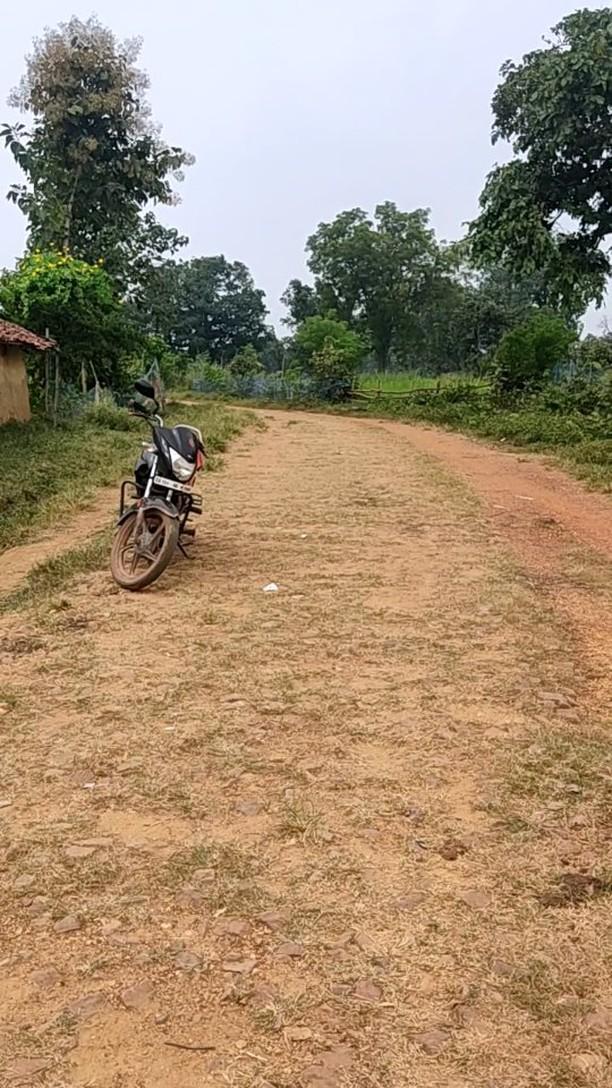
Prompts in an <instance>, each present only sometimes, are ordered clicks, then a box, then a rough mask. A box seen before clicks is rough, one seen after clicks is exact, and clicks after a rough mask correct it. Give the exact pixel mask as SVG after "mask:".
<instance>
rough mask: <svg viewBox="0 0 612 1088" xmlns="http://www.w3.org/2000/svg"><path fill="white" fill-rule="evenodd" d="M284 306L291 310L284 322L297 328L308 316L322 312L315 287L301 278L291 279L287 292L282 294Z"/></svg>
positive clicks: (314, 315)
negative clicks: (303, 281)
mask: <svg viewBox="0 0 612 1088" xmlns="http://www.w3.org/2000/svg"><path fill="white" fill-rule="evenodd" d="M281 302H282V303H283V306H286V307H287V310H288V311H289V313H288V316H287V317H286V318H284V319H283V320H284V324H285V325H289V327H290V328H292V329H295V328H297V326H298V325H301V324H302V322H303V321H305V320H306V318H307V317H316V315H317V314H320V313H321V300H320V299H319V297H318V295H317V292H316V291H315V289H314V287H311V286H310V284H308V283H302V281H301V280H297V279H296V280H290V282H289V284H288V286H287V288H286V290H285V292H284V293H283V295H282V296H281Z"/></svg>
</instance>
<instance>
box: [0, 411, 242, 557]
mask: <svg viewBox="0 0 612 1088" xmlns="http://www.w3.org/2000/svg"><path fill="white" fill-rule="evenodd" d="M179 421H181V422H186V423H191V424H192V425H194V426H196V427H199V428H200V429H201V431H202V434H203V435H204V439H205V442H206V445H207V448H208V451H209V454H210V458H209V467H211V468H215V467H217V463H218V455H219V453H221V452H222V451H223V450H224V449H225V447H226V445H227V443H228V441H229V440H230V439H231V438H233V437H234V435H236V434H238V433H239V432H240V431H241V430H242V429H243V428H244V427H245V425H246V424H247V423H248V422H249V417H248V415H247V414H246V413H240V412H234V411H232V412H230V411H228V409H227V408H224V407H223V406H222V405H219V404H210V403H209V404H206V403H203V404H202V405H201V406H200V405H198V406H197V407H195V406H194V407H186V406H183V405H181V406H178V405H170V406H169V410H168V413H167V416H166V422H167V423H168V424H169V425H172V424H174V423H177V422H179ZM147 433H148V432H147V427H146V425H144V424H142V423H139V422H138V421H137V420H134V419H132V418H131V417H130V416H128V414H127V412H125V411H123V410H119V409H116V410H113V411H112V412H104V413H100V414H99V415H98V416H96V415H95V414H92V415H91V416H89V417H86V418H85V419H83V420H82V421H80V422H78V423H74V424H72V425H69V426H64V427H58V428H57V429H54V428H53V427H52V426H51V425H50V424H49V423H46V422H44V421H42V420H35V421H33V422H31V423H23V424H18V423H11V424H6V425H5V426H3V427H0V461H1V462H2V466H3V468H2V474H1V476H0V553H1V552H2V551H3V550H4V549H5V548H9V547H13V546H14V545H15V544H19V543H20V542H21V541H23V540H25V539H26V537H27V538H29V539H30V538H31V535H32V531H33V530H34V531H36V530H41V529H43V528H45V527H46V526H49V525H52V524H54V523H55V522H58V521H60V520H61V519H62V518H64V517H69V516H70V515H71V514H74V513H75V512H76V511H77V510H79V509H81V508H83V507H84V506H87V504H88V503H89V502H91V500H92V499H93V497H94V495H95V492H96V490H97V489H98V488H100V487H108V486H112V485H115V484H117V482H118V481H119V480H120V478H121V477H122V476H123V475H124V474H126V473H129V472H130V471H131V469H132V467H133V465H134V462H135V461H136V458H137V456H138V441H139V438H140V437H142V438H146V437H147Z"/></svg>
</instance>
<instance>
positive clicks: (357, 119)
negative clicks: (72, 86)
mask: <svg viewBox="0 0 612 1088" xmlns="http://www.w3.org/2000/svg"><path fill="white" fill-rule="evenodd" d="M574 6H582V5H573V4H572V2H571V0H192V2H191V3H187V2H186V0H174V2H168V0H147V2H146V3H144V2H140V0H131V2H127V0H98V3H97V5H96V6H95V9H94V10H95V11H96V14H97V15H98V16H99V18H100V19H101V21H102V22H104V23H105V24H107V25H108V26H110V27H111V28H112V29H113V30H114V31H115V33H116V34H117V35H118V36H120V37H122V38H123V37H132V36H135V35H139V36H142V38H143V42H144V44H143V51H142V56H141V63H142V66H143V67H145V68H146V69H147V71H148V72H149V75H150V77H151V84H152V86H151V96H150V97H151V103H152V106H153V115H154V118H155V120H156V121H157V122H159V123H160V124H161V125H162V127H163V135H164V137H165V139H166V140H167V141H168V142H170V143H176V144H179V145H180V146H182V147H184V148H186V149H187V150H189V151H191V152H192V153H193V154H194V155H195V156H196V160H197V161H196V164H195V166H193V167H191V169H190V170H189V171H188V174H187V178H186V180H185V183H184V184H183V185H182V186H181V197H182V203H181V204H180V205H179V206H178V207H177V208H171V209H168V210H164V212H163V218H164V219H165V220H166V221H167V222H170V223H172V224H173V225H175V226H177V227H178V228H179V229H180V230H181V231H183V232H184V233H186V234H188V235H189V237H190V245H189V250H188V251H187V252H188V254H189V255H203V254H213V253H224V254H225V255H226V256H227V257H228V258H231V259H239V260H242V261H244V262H245V263H246V264H247V265H248V266H249V267H250V269H251V270H252V272H253V275H254V277H255V280H256V282H257V284H258V286H260V287H263V288H264V290H265V291H266V295H267V298H268V305H269V307H270V309H271V311H272V314H273V317H274V319H275V320H276V321H278V318H279V316H280V315H281V312H282V309H281V307H280V306H279V303H278V298H279V296H280V294H281V293H282V291H283V290H284V288H285V286H286V284H287V282H288V280H289V279H291V278H292V277H294V276H302V275H304V271H305V265H304V243H305V240H306V238H307V236H308V235H309V234H310V233H311V232H312V231H313V230H314V228H315V227H316V226H317V224H318V223H319V222H320V221H321V220H328V219H330V218H331V217H333V216H334V215H335V214H336V213H337V212H340V211H342V210H343V209H345V208H350V207H354V206H356V205H359V206H361V207H363V208H367V209H372V208H373V206H374V205H375V204H377V203H380V202H382V201H383V200H394V201H395V202H396V203H397V204H398V205H399V206H400V207H401V208H403V209H412V208H414V207H419V206H421V207H423V206H424V207H430V208H431V211H432V222H433V225H434V227H435V229H436V231H437V233H438V235H439V237H441V238H446V239H452V238H457V237H458V236H459V235H460V234H461V233H462V223H463V222H464V221H465V220H467V219H469V218H470V217H472V216H474V214H475V212H476V210H477V200H478V194H479V192H480V190H481V188H482V185H483V181H484V178H485V175H486V173H487V171H488V170H489V169H490V168H491V166H492V165H493V163H494V162H495V161H496V158H497V157H499V156H500V155H503V150H502V149H500V148H493V147H492V146H491V142H490V130H491V113H490V102H491V96H492V93H493V91H494V89H495V86H496V84H497V81H498V72H499V68H500V65H501V64H502V63H503V61H504V60H506V59H507V58H508V57H512V58H520V57H521V56H522V55H523V54H524V53H525V52H527V51H529V50H531V49H533V48H536V47H537V46H538V44H539V43H540V39H541V36H542V35H543V34H544V33H545V32H546V31H547V30H548V29H549V28H550V27H551V26H552V25H553V24H554V23H556V22H558V21H559V20H560V19H561V18H562V17H563V16H564V15H566V14H567V13H568V12H569V11H571V10H572V9H573V7H574ZM603 6H605V5H604V4H598V3H590V4H589V7H592V8H595V7H603ZM3 9H4V10H3V11H2V15H1V39H2V64H1V65H0V121H1V120H3V119H5V118H6V119H8V118H10V117H13V118H14V119H16V117H17V114H16V113H15V111H12V110H9V109H8V107H5V106H4V103H5V102H6V98H7V95H8V93H9V91H10V89H11V88H12V87H13V86H14V85H15V83H17V81H18V79H19V77H20V75H21V73H22V70H23V58H24V55H25V54H26V53H27V52H28V51H29V48H30V44H31V41H32V38H33V37H34V36H35V35H36V34H38V33H40V32H41V30H42V29H43V27H45V26H49V25H55V24H56V23H58V22H60V21H62V20H65V19H67V18H69V17H70V16H71V15H73V14H75V15H78V16H80V17H81V18H86V17H87V16H88V15H90V14H91V12H92V7H91V6H90V3H81V2H80V0H18V2H16V3H15V2H13V3H8V2H7V3H6V4H4V5H3ZM16 177H17V171H16V169H15V168H14V166H13V164H12V161H11V159H10V157H9V155H8V153H6V152H5V151H4V150H0V195H3V193H4V192H5V191H6V189H7V187H8V185H9V183H10V182H11V181H13V180H15V179H16ZM23 245H24V219H23V216H22V215H21V213H20V212H19V211H18V210H17V209H16V208H14V207H13V206H12V205H10V204H9V203H8V202H6V201H4V200H3V199H0V267H2V266H11V265H12V264H13V263H14V260H15V258H16V257H18V256H19V255H20V254H21V252H22V250H23ZM601 316H602V315H601V313H599V314H597V315H595V316H594V317H592V318H591V319H590V321H589V325H590V326H591V327H592V328H596V327H597V326H598V324H599V323H600V321H601Z"/></svg>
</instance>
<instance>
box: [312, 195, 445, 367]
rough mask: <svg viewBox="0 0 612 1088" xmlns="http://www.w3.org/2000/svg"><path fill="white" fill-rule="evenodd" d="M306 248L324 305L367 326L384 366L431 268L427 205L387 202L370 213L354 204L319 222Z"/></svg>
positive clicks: (410, 320) (399, 344) (414, 314)
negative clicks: (406, 207)
mask: <svg viewBox="0 0 612 1088" xmlns="http://www.w3.org/2000/svg"><path fill="white" fill-rule="evenodd" d="M307 251H308V254H309V257H308V265H309V267H310V270H311V272H312V273H313V275H314V277H315V294H316V297H317V298H318V300H319V306H320V308H321V310H322V311H323V312H324V311H325V310H326V309H329V310H333V311H334V312H335V313H337V314H338V316H339V317H340V318H341V319H342V320H344V321H347V322H349V324H353V325H355V326H356V327H358V328H359V329H361V330H363V331H364V332H367V334H368V337H369V340H370V342H371V345H372V349H373V352H374V355H375V357H376V359H377V362H378V364H379V365H380V366H381V367H382V368H385V367H386V366H387V365H388V363H389V360H390V357H391V353H392V351H393V350H395V352H396V353H397V354H398V355H400V356H401V354H402V350H403V345H404V343H405V340H406V333H407V331H408V330H409V329H410V328H411V327H412V326H414V324H415V322H417V320H418V312H419V307H420V306H421V304H422V301H423V298H424V295H425V293H426V290H427V287H428V284H429V282H430V280H431V278H432V276H433V275H435V273H436V267H437V258H438V247H437V245H436V240H435V236H434V232H433V230H432V229H431V227H430V226H429V212H427V211H425V210H424V209H422V208H417V209H416V211H413V212H403V211H400V210H399V209H398V208H397V206H396V205H395V204H394V203H392V202H391V201H387V202H386V203H384V204H379V205H378V207H377V208H376V209H375V211H374V216H373V217H372V218H370V217H369V216H368V215H367V213H366V212H364V211H363V210H362V209H361V208H353V209H352V210H350V211H346V212H342V213H341V214H340V215H338V216H336V218H335V219H334V220H333V221H332V222H331V223H321V224H320V225H319V227H318V229H317V230H316V231H315V233H314V234H313V235H312V236H311V237H310V238H309V239H308V243H307Z"/></svg>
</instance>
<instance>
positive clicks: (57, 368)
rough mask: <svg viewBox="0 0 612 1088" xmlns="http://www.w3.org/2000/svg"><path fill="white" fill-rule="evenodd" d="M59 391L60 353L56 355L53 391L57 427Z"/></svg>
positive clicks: (57, 352)
mask: <svg viewBox="0 0 612 1088" xmlns="http://www.w3.org/2000/svg"><path fill="white" fill-rule="evenodd" d="M59 391H60V358H59V351H56V353H55V388H54V390H53V426H54V427H57V416H58V412H59Z"/></svg>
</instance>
